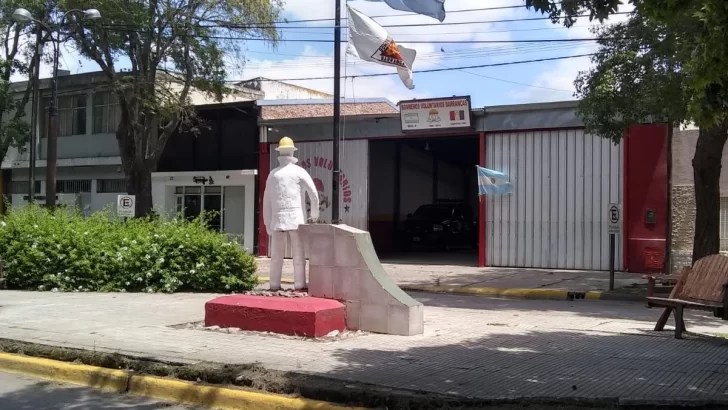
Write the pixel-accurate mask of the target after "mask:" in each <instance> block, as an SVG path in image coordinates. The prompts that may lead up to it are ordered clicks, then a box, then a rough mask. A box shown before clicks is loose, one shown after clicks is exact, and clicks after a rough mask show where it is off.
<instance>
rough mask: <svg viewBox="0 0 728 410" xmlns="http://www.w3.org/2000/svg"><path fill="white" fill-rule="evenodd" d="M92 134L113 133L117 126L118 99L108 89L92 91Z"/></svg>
mask: <svg viewBox="0 0 728 410" xmlns="http://www.w3.org/2000/svg"><path fill="white" fill-rule="evenodd" d="M93 115H94V129H93V133H94V134H106V133H115V132H116V129H117V127H118V126H119V100H118V99H117V97H116V94H114V93H112V92H110V91H103V92H97V93H94V113H93Z"/></svg>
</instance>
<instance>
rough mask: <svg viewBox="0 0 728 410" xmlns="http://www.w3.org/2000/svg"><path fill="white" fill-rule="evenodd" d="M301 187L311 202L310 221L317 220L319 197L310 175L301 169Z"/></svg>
mask: <svg viewBox="0 0 728 410" xmlns="http://www.w3.org/2000/svg"><path fill="white" fill-rule="evenodd" d="M301 171H303V172H301V187H302V188H303V190H304V191H306V193H307V194H308V198H309V200H310V201H311V215H309V216H310V217H311V219H313V220H317V219H318V218H319V197H318V191H317V190H316V185H315V184H314V183H313V179H312V178H311V175H309V174H308V172H306V170H304V169H303V168H301Z"/></svg>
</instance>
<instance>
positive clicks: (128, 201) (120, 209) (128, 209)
mask: <svg viewBox="0 0 728 410" xmlns="http://www.w3.org/2000/svg"><path fill="white" fill-rule="evenodd" d="M116 214H117V215H118V216H119V217H120V218H133V217H134V216H135V215H136V196H135V195H119V196H117V197H116Z"/></svg>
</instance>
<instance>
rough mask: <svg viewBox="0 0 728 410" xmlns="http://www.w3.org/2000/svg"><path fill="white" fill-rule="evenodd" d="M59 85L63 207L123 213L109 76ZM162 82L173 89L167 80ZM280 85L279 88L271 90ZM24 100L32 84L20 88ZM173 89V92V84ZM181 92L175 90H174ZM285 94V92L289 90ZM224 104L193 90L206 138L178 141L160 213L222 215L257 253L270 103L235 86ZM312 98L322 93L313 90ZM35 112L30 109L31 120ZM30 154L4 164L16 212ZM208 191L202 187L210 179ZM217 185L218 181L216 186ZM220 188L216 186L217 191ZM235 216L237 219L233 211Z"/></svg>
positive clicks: (165, 175)
mask: <svg viewBox="0 0 728 410" xmlns="http://www.w3.org/2000/svg"><path fill="white" fill-rule="evenodd" d="M62 74H65V75H61V76H60V77H59V78H58V102H59V120H60V134H59V138H58V161H57V166H58V168H57V187H56V189H57V195H58V202H59V203H61V204H66V205H69V206H74V207H77V208H79V209H81V210H82V211H83V212H84V213H86V214H90V213H92V212H95V211H100V210H102V209H105V208H111V209H112V210H113V209H114V208H115V206H116V198H117V195H119V194H121V193H126V183H125V179H124V174H123V172H122V170H121V158H120V156H119V148H118V143H117V141H116V135H115V131H116V126H117V124H118V121H119V117H120V114H119V106H118V103H117V102H116V98H115V95H114V94H113V92H111V91H110V90H109V82H108V79H107V78H106V76H105V75H104V74H103V73H101V72H94V73H84V74H77V75H67V73H62ZM160 81H166V79H165V78H162V79H160ZM271 83H272V82H271ZM12 86H13V87H14V88H15V89H16V90H17V91H18V93H20V92H22V90H24V89H25V87H26V83H25V82H20V83H14V84H13V85H12ZM167 86H169V84H167ZM173 87H174V85H173ZM282 87H283V86H282ZM39 88H40V95H41V98H40V101H39V102H38V107H39V119H38V123H37V124H36V129H37V132H38V134H37V135H38V137H37V139H36V141H35V144H36V147H37V157H36V173H35V194H36V200H37V201H38V202H40V203H43V202H44V200H45V197H44V195H45V180H46V172H45V170H46V147H47V139H46V138H47V135H46V134H47V110H46V109H45V107H47V106H48V102H49V98H50V80H49V79H43V80H41V81H40V87H39ZM233 88H234V90H233V92H232V93H231V94H229V95H228V96H227V97H226V99H225V100H224V101H223V102H222V103H217V102H214V101H213V99H212V97H211V96H208V95H207V94H205V93H201V92H199V91H195V90H193V92H192V93H191V95H190V99H191V100H192V101H193V103H194V104H195V105H196V106H197V107H198V110H199V112H200V116H201V117H202V118H203V119H204V121H205V126H202V127H200V135H199V136H197V137H195V136H192V135H191V134H182V135H179V134H178V135H174V136H172V137H171V139H170V142H169V143H168V144H167V147H166V149H165V151H164V153H163V155H162V158H161V160H160V163H159V166H158V172H157V173H155V174H154V176H153V191H154V192H153V196H154V201H155V206H156V208H157V210H159V211H160V212H161V211H164V212H167V213H169V212H172V213H175V212H183V213H184V214H185V216H186V217H193V216H195V215H198V214H199V212H200V211H201V210H219V211H220V218H219V221H214V222H213V223H214V224H215V223H217V225H218V226H219V228H220V229H221V230H222V231H225V232H228V233H229V234H230V235H231V236H232V237H233V239H235V240H236V241H238V242H240V243H244V246H245V247H246V248H247V249H249V250H250V251H253V244H254V242H255V239H254V235H253V233H254V226H255V203H254V198H255V197H256V191H255V183H256V177H255V175H256V172H257V166H258V162H257V161H258V153H257V149H258V144H257V141H258V128H257V124H256V121H257V106H256V103H255V101H256V100H261V99H263V98H264V96H265V94H264V92H263V91H261V90H259V89H253V88H246V87H244V86H242V85H235V86H234V87H233ZM310 93H311V94H312V93H315V92H314V91H313V90H310ZM30 105H31V104H28V107H26V118H27V119H28V120H30V118H31V115H30V112H31V107H30ZM29 163H30V157H29V150H27V147H26V150H25V151H24V152H23V153H21V152H19V150H17V149H14V148H11V149H10V151H9V152H8V154H7V155H6V158H5V159H4V160H3V162H2V170H3V172H2V176H3V178H1V179H2V180H3V181H4V182H5V183H4V184H2V185H0V186H3V192H4V193H5V194H6V195H7V197H8V198H9V199H10V200H11V203H12V204H13V205H14V206H22V205H23V204H25V203H27V199H28V198H27V196H28V190H29V189H28V188H29V186H28V178H29V172H28V169H29ZM200 172H202V173H203V174H204V177H205V178H206V181H214V183H212V182H206V183H205V185H204V186H202V185H201V184H200V183H199V182H195V181H201V178H202V176H203V174H200ZM210 177H211V178H210ZM211 185H212V186H211ZM230 209H235V211H230Z"/></svg>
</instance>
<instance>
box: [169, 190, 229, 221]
mask: <svg viewBox="0 0 728 410" xmlns="http://www.w3.org/2000/svg"><path fill="white" fill-rule="evenodd" d="M175 197H176V203H177V214H178V215H180V216H181V217H182V218H185V219H187V220H189V221H191V220H193V219H195V218H198V217H199V216H200V215H201V214H202V212H203V211H204V212H205V213H207V214H210V215H211V216H210V217H209V219H208V221H207V225H208V226H209V228H210V229H212V230H215V231H218V232H221V231H222V227H223V222H224V209H223V207H222V204H223V201H224V197H223V190H222V187H221V186H178V187H175Z"/></svg>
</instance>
